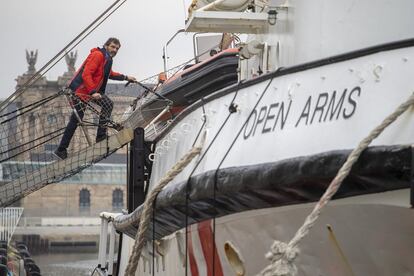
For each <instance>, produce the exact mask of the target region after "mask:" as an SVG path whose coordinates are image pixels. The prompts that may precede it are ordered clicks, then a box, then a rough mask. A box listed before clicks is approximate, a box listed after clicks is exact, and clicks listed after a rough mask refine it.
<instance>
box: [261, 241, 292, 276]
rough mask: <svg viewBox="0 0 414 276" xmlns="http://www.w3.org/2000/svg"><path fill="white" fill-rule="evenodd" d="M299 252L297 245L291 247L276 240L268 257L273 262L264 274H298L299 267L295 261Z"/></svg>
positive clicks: (289, 275)
mask: <svg viewBox="0 0 414 276" xmlns="http://www.w3.org/2000/svg"><path fill="white" fill-rule="evenodd" d="M298 254H299V249H298V248H297V247H291V246H289V245H288V244H287V243H284V242H281V241H274V242H273V244H272V246H271V248H270V252H268V253H267V254H266V258H267V259H268V260H270V261H271V262H272V264H271V267H269V268H270V269H269V270H267V273H263V274H262V275H273V276H293V275H296V274H297V268H296V266H295V265H294V264H293V261H294V260H295V258H296V257H297V256H298Z"/></svg>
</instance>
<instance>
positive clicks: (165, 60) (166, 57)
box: [162, 29, 185, 78]
mask: <svg viewBox="0 0 414 276" xmlns="http://www.w3.org/2000/svg"><path fill="white" fill-rule="evenodd" d="M182 32H185V30H184V29H180V30H178V31H177V32H176V33H175V34H174V35H173V36H172V37H171V38H170V39H169V40H168V41H167V43H165V45H164V47H163V48H162V52H163V56H162V58H163V59H164V72H165V75H166V76H167V78H168V77H169V76H168V72H167V70H168V61H167V59H168V53H167V46H168V45H169V44H170V43H171V41H172V40H173V39H174V38H175V37H176V36H177V35H178V34H179V33H182Z"/></svg>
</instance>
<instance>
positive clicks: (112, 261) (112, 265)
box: [108, 222, 115, 276]
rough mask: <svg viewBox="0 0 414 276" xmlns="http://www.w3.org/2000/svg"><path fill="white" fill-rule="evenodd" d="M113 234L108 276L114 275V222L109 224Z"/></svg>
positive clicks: (110, 242)
mask: <svg viewBox="0 0 414 276" xmlns="http://www.w3.org/2000/svg"><path fill="white" fill-rule="evenodd" d="M109 228H110V229H111V233H110V235H109V257H108V276H112V275H113V270H114V255H115V227H114V224H113V222H109Z"/></svg>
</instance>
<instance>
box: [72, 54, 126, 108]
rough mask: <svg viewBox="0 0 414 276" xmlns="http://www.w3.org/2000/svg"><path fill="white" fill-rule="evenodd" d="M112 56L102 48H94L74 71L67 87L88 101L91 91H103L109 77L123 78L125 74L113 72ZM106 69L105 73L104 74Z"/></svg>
mask: <svg viewBox="0 0 414 276" xmlns="http://www.w3.org/2000/svg"><path fill="white" fill-rule="evenodd" d="M111 67H112V57H111V56H109V54H108V53H107V52H106V50H105V49H104V48H102V49H101V48H94V49H92V50H91V52H90V54H89V55H88V57H87V58H86V60H85V61H84V63H83V64H82V66H81V67H80V68H79V70H78V71H77V72H76V74H75V76H74V77H73V79H72V80H71V82H70V84H69V88H70V89H71V90H72V91H74V92H75V94H76V95H77V96H78V97H79V98H81V99H82V100H84V101H88V100H89V99H90V98H91V97H90V95H92V94H93V93H96V92H98V93H104V92H105V86H106V83H107V81H108V78H109V79H114V80H125V79H126V76H125V75H122V74H120V73H117V72H114V71H112V69H111ZM105 70H107V74H105ZM108 71H109V72H108Z"/></svg>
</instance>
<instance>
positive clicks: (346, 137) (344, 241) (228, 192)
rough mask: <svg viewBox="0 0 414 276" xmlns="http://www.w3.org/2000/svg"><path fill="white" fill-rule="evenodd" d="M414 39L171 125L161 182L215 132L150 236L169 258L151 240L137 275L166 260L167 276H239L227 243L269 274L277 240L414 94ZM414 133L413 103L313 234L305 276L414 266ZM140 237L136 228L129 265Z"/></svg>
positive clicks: (280, 79) (240, 89) (175, 185)
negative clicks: (413, 174)
mask: <svg viewBox="0 0 414 276" xmlns="http://www.w3.org/2000/svg"><path fill="white" fill-rule="evenodd" d="M413 45H414V42H413V41H405V42H400V43H395V44H389V45H384V46H378V47H375V48H372V49H369V50H363V51H360V52H357V53H351V54H347V55H342V56H337V57H334V58H331V59H326V60H321V61H317V62H313V63H309V64H305V65H300V66H295V67H292V68H285V69H282V70H280V71H278V72H275V73H272V74H269V75H267V76H262V77H260V78H258V79H256V80H251V81H249V82H246V83H241V84H239V85H236V86H233V87H231V88H228V89H225V90H222V91H219V92H217V93H215V94H214V95H212V96H211V97H209V98H207V99H204V100H203V101H201V102H198V103H196V104H194V105H193V106H191V107H189V108H188V109H187V110H186V111H184V112H183V113H182V114H180V116H179V117H178V118H177V119H176V120H175V122H174V123H173V125H172V126H171V127H170V128H168V129H167V130H166V131H165V132H164V133H162V134H161V135H160V136H159V137H160V138H159V140H158V141H157V148H156V151H155V153H156V155H155V161H154V163H153V168H152V175H151V183H150V185H151V186H150V189H151V188H152V187H154V185H156V184H157V183H158V182H159V181H160V179H161V178H162V177H163V176H164V175H165V174H166V173H167V171H168V170H169V169H170V168H171V167H172V166H173V165H174V164H175V163H176V162H177V161H178V160H179V159H180V158H181V157H182V156H183V155H184V154H185V153H186V152H187V151H188V150H189V149H191V147H192V146H193V145H194V144H196V143H199V142H200V140H201V137H202V136H203V135H204V134H203V133H204V132H205V133H206V141H205V143H204V145H203V151H202V153H201V154H200V157H198V158H195V160H193V161H192V162H191V163H190V164H189V165H188V166H187V167H186V169H185V170H184V171H183V172H182V173H180V174H179V175H178V176H177V177H176V178H175V179H174V180H173V181H172V182H171V183H169V184H168V186H167V187H166V188H165V189H164V190H163V191H162V192H161V193H160V194H159V196H158V198H157V204H156V210H155V217H156V220H155V221H153V224H152V225H153V226H154V227H155V228H153V229H151V231H149V232H148V233H147V237H148V239H151V237H155V239H156V240H161V244H160V248H159V251H160V252H162V255H163V256H161V255H160V254H155V256H156V257H155V258H152V253H151V252H152V243H149V244H148V246H147V248H146V249H144V252H143V255H142V256H143V257H142V260H141V261H140V263H139V268H138V271H139V272H137V274H136V275H152V274H151V273H152V272H151V269H153V268H155V272H156V273H155V275H193V276H194V275H235V273H234V272H233V270H232V269H233V268H232V267H231V265H230V264H229V262H228V260H227V258H226V255H225V252H224V244H225V243H226V242H227V241H229V242H231V243H232V244H233V245H234V246H235V248H236V249H237V250H238V251H239V253H240V255H241V256H242V259H243V260H244V266H245V269H246V274H245V275H255V274H256V273H259V272H260V271H261V270H262V269H263V268H264V267H265V266H266V265H268V264H269V261H267V260H266V259H265V257H264V255H265V253H266V252H267V251H269V249H270V245H271V243H272V241H273V240H274V239H278V240H283V241H288V240H289V239H290V238H292V237H293V235H294V233H295V232H296V230H297V229H298V227H299V226H300V225H301V224H302V223H303V220H304V218H305V217H306V215H307V214H308V213H309V212H310V211H311V209H312V207H313V205H314V203H311V202H314V201H317V200H318V199H319V197H320V195H321V194H322V193H323V192H324V190H325V189H326V187H327V185H328V184H329V181H330V180H331V179H332V178H333V177H334V176H335V174H336V171H337V169H338V168H339V166H340V165H342V163H343V162H344V160H345V157H346V155H347V154H348V153H349V152H350V150H352V149H353V148H355V147H356V146H357V144H358V142H359V141H360V140H362V139H363V138H364V137H365V136H367V135H368V133H369V131H370V130H371V129H373V128H374V127H375V126H377V125H378V124H380V123H381V121H382V120H383V119H384V118H385V117H386V116H387V115H389V114H390V113H392V112H393V111H394V110H395V109H396V108H397V106H399V105H400V104H401V103H403V102H404V101H406V99H407V98H408V97H409V96H410V95H411V94H412V93H413V91H414V78H412V72H414V62H413V61H414V47H413ZM231 106H233V107H236V106H237V108H236V110H237V111H236V112H234V113H232V112H229V107H231ZM413 133H414V117H413V111H412V109H409V111H408V112H406V113H404V114H403V115H402V116H401V117H400V118H398V119H397V121H396V122H395V123H394V124H392V125H391V126H390V127H389V128H387V129H386V130H385V132H384V133H383V134H381V135H380V136H379V137H378V139H376V140H375V141H374V142H373V144H372V145H371V146H372V148H371V149H369V150H368V151H367V155H366V156H365V157H364V158H363V160H362V161H361V162H360V164H359V165H358V167H357V169H356V171H355V172H354V173H351V176H350V178H349V179H348V181H345V183H344V188H343V189H342V190H340V191H339V192H338V194H337V197H338V198H343V199H338V200H334V202H333V203H332V205H331V206H330V207H329V208H328V209H327V210H326V211H325V212H324V213H323V215H322V217H321V219H320V221H318V223H317V226H316V227H315V228H314V229H313V230H312V231H311V233H310V235H309V236H308V237H307V238H306V239H305V241H304V242H303V244H302V245H301V253H300V257H299V258H298V259H297V262H296V265H297V266H298V269H299V273H300V274H299V275H411V274H414V266H413V264H412V262H410V257H409V256H410V255H411V253H412V252H413V250H414V240H413V239H412V237H411V234H410V233H412V232H413V230H414V223H413V221H414V220H413V216H414V213H413V212H412V210H411V209H409V206H410V189H409V187H410V175H409V174H410V173H409V171H410V167H411V144H412V143H413V141H414V135H413ZM387 152H388V153H389V152H392V154H394V155H395V156H399V157H395V156H394V155H392V154H391V155H387ZM384 154H385V155H384ZM393 158H397V159H398V160H394V159H393ZM390 164H394V165H395V167H394V165H390ZM371 165H372V166H371ZM391 167H392V168H391ZM352 175H353V176H352ZM327 224H329V225H331V226H332V229H333V232H332V233H333V234H332V233H331V234H330V232H329V231H328V230H327V227H326V225H327ZM186 225H188V229H189V234H188V235H187V236H186V235H185V228H186ZM120 230H125V232H127V233H128V232H129V233H130V235H133V234H134V231H132V232H131V229H120ZM213 233H214V235H213ZM186 238H187V243H186V242H185V240H186ZM132 243H133V240H131V239H129V238H125V239H124V242H123V251H122V253H121V259H122V261H121V263H120V270H119V271H120V275H123V274H122V273H123V271H124V270H125V267H126V263H127V259H128V256H129V252H128V251H129V250H130V248H131V244H132ZM213 245H215V248H214V247H213ZM186 247H187V249H186ZM215 255H216V256H217V259H215V258H214V256H215ZM185 256H187V257H185ZM213 260H214V261H213ZM153 262H155V263H154V264H153ZM157 262H158V263H157ZM213 271H215V272H214V273H213ZM350 271H351V272H350ZM350 273H354V274H350Z"/></svg>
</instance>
